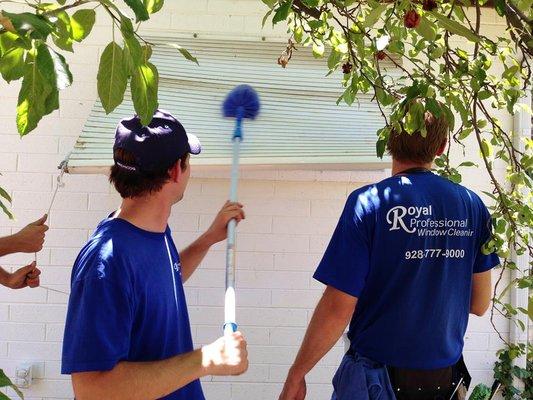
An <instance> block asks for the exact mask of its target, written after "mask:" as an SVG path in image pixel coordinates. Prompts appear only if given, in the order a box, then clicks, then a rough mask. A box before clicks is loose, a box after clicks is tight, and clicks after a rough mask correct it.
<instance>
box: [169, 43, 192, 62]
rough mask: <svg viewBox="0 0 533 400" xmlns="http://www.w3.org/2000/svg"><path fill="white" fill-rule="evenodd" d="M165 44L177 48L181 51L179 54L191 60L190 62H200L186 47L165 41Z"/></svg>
mask: <svg viewBox="0 0 533 400" xmlns="http://www.w3.org/2000/svg"><path fill="white" fill-rule="evenodd" d="M166 45H167V46H169V47H173V48H175V49H177V50H178V51H179V52H180V53H181V55H182V56H183V57H185V59H186V60H189V61H192V62H194V63H196V64H197V65H200V63H199V62H198V59H197V58H196V57H194V56H193V55H192V54H191V53H190V52H189V50H187V49H186V48H184V47H182V46H180V45H179V44H177V43H166Z"/></svg>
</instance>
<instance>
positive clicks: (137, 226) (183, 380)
mask: <svg viewBox="0 0 533 400" xmlns="http://www.w3.org/2000/svg"><path fill="white" fill-rule="evenodd" d="M200 150H201V147H200V142H199V141H198V139H197V138H196V137H195V136H193V135H189V134H187V133H186V132H185V129H184V128H183V126H182V125H181V124H180V123H179V122H178V121H177V120H176V119H175V118H174V117H173V116H172V115H170V114H168V113H166V112H163V111H159V110H158V111H157V112H156V114H155V115H154V118H153V120H152V122H151V123H150V124H149V126H147V127H144V126H142V124H141V122H140V120H139V118H138V117H137V116H135V117H133V118H131V119H124V120H122V121H121V122H120V123H119V125H118V127H117V131H116V136H115V145H114V147H113V151H114V160H115V165H114V166H113V167H112V168H111V175H110V181H111V182H112V183H113V184H114V186H115V188H116V189H117V191H118V192H119V193H120V195H121V196H122V198H123V201H122V205H121V207H120V209H119V210H118V211H116V212H115V213H113V214H112V215H111V216H109V217H108V218H107V219H105V220H103V221H102V222H101V223H100V224H99V225H98V228H97V229H96V231H95V232H94V234H93V235H92V237H91V238H90V239H89V241H88V243H87V244H86V245H85V247H84V248H83V249H82V250H81V252H80V254H79V256H78V258H77V260H76V262H75V264H74V268H73V271H72V283H71V286H72V290H71V294H70V299H69V304H68V313H67V322H66V328H65V337H64V342H63V361H62V373H64V374H71V375H72V383H73V386H74V393H75V395H76V398H77V399H79V400H85V399H97V400H102V399H106V400H111V399H128V400H134V399H143V400H144V399H158V398H164V399H172V400H204V395H203V393H202V388H201V386H200V382H199V380H198V379H199V378H201V377H203V376H205V375H239V374H242V373H243V372H244V371H246V369H247V367H248V361H247V351H246V342H245V341H244V338H243V336H242V335H241V334H240V333H239V332H237V333H235V334H233V335H232V336H228V337H225V338H221V339H219V340H217V341H216V342H214V343H212V344H210V345H208V346H204V347H203V348H202V349H198V350H194V348H193V343H192V337H191V329H190V325H189V316H188V313H187V304H186V301H185V294H184V290H183V282H185V281H186V280H187V279H188V278H189V277H190V276H191V275H192V274H193V272H194V271H195V270H196V268H197V267H198V265H199V264H200V262H201V261H202V259H203V258H204V256H205V255H206V253H207V252H208V250H209V248H210V247H211V246H212V245H213V244H215V243H217V242H220V241H222V240H224V239H225V238H226V226H227V224H228V222H229V221H230V220H231V219H236V220H237V222H239V221H241V220H242V219H243V218H244V212H243V207H242V205H241V204H239V203H229V202H228V203H226V204H225V205H224V206H223V208H222V210H221V211H220V212H219V213H218V215H217V216H216V218H215V220H214V222H213V224H212V225H211V227H210V228H209V229H208V230H207V231H206V232H205V233H204V234H203V235H201V236H200V237H199V238H198V239H197V240H196V241H195V242H194V243H192V244H191V245H190V246H189V247H187V248H186V249H184V250H183V251H181V252H180V253H179V254H178V251H177V249H176V247H175V245H174V242H173V240H172V236H171V231H170V228H169V227H168V225H167V222H168V218H169V216H170V212H171V208H172V206H173V205H174V204H175V203H177V202H178V201H180V200H181V199H182V198H183V195H184V192H185V189H186V187H187V182H188V180H189V176H190V165H189V154H199V153H200ZM221 329H222V328H221Z"/></svg>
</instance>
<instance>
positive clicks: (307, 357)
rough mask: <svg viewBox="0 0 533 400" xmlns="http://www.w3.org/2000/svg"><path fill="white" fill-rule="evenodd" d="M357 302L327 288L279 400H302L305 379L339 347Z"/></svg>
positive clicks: (330, 287) (346, 295) (338, 291)
mask: <svg viewBox="0 0 533 400" xmlns="http://www.w3.org/2000/svg"><path fill="white" fill-rule="evenodd" d="M356 305H357V298H356V297H353V296H350V295H348V294H346V293H344V292H341V291H340V290H337V289H335V288H333V287H332V286H328V287H327V288H326V290H325V291H324V294H323V295H322V298H321V299H320V301H319V303H318V305H317V306H316V309H315V312H314V314H313V318H312V319H311V322H310V323H309V327H308V328H307V332H306V334H305V338H304V341H303V343H302V346H301V347H300V351H299V352H298V355H297V356H296V359H295V361H294V363H293V365H292V367H291V369H290V371H289V374H288V376H287V380H286V381H285V386H284V388H283V392H282V393H281V395H280V397H279V399H280V400H303V399H304V398H305V394H306V385H305V375H307V373H309V371H311V369H313V367H314V366H315V365H316V363H317V362H319V361H320V359H321V358H322V357H324V355H325V354H326V353H327V352H328V351H329V350H330V349H331V348H332V347H333V346H334V345H335V343H337V341H338V340H339V338H340V337H341V335H342V333H343V332H344V330H345V329H346V326H347V325H348V322H350V319H351V318H352V315H353V313H354V311H355V307H356Z"/></svg>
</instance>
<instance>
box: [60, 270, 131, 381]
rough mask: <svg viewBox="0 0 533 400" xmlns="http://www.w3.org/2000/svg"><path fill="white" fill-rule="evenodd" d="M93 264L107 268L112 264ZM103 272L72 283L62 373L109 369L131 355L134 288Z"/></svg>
mask: <svg viewBox="0 0 533 400" xmlns="http://www.w3.org/2000/svg"><path fill="white" fill-rule="evenodd" d="M85 267H86V268H87V266H85ZM93 267H94V268H95V269H96V270H98V271H104V270H105V269H106V268H108V267H109V266H108V265H103V264H101V265H96V266H91V268H93ZM100 275H101V276H89V277H86V278H84V279H81V280H75V281H74V282H73V284H72V290H71V294H70V299H69V305H68V311H67V321H66V326H65V335H64V340H63V358H62V373H63V374H71V373H74V372H86V371H109V370H111V369H113V368H114V366H115V365H116V364H117V363H118V362H119V361H121V360H123V359H125V358H126V357H127V355H128V351H129V347H130V346H129V344H130V332H131V327H132V323H133V311H132V302H131V296H130V293H131V291H130V290H129V288H128V286H127V285H126V284H125V283H124V282H118V279H117V278H114V279H113V280H112V279H110V278H109V277H108V276H107V275H106V274H105V273H103V274H100ZM124 281H126V279H124Z"/></svg>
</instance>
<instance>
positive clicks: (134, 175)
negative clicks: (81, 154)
mask: <svg viewBox="0 0 533 400" xmlns="http://www.w3.org/2000/svg"><path fill="white" fill-rule="evenodd" d="M188 158H189V153H187V154H185V155H184V156H183V157H181V159H178V160H176V162H178V161H179V162H180V167H181V170H182V171H185V170H186V169H187V159H188ZM114 159H115V165H113V166H112V167H111V174H110V175H109V182H111V183H112V184H113V185H114V186H115V189H117V192H119V193H120V196H122V198H123V199H126V198H133V197H140V196H144V195H147V194H150V193H153V192H159V191H160V190H161V188H162V187H163V185H164V184H165V183H167V182H168V180H169V179H170V175H169V173H168V171H169V169H170V168H172V167H173V166H174V165H175V163H174V164H173V165H170V166H168V167H166V166H165V167H161V168H159V169H157V170H154V171H150V172H144V171H139V170H138V169H137V168H136V167H135V157H134V156H133V155H132V154H131V153H129V152H128V151H126V150H123V149H116V150H115V151H114ZM117 162H118V163H120V165H117Z"/></svg>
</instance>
